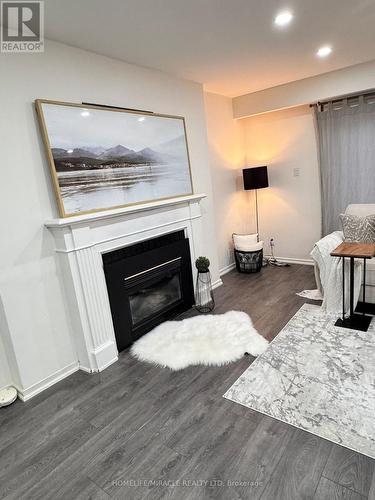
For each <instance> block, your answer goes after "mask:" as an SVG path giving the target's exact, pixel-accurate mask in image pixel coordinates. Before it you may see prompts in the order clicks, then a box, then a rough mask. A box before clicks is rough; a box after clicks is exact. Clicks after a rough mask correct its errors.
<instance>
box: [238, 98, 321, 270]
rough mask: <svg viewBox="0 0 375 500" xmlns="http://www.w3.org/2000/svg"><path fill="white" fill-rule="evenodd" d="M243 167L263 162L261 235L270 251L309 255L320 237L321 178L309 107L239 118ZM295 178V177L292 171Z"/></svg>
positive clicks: (294, 256)
mask: <svg viewBox="0 0 375 500" xmlns="http://www.w3.org/2000/svg"><path fill="white" fill-rule="evenodd" d="M241 122H242V123H243V125H244V127H245V141H246V161H247V164H248V166H254V167H255V166H259V165H268V167H269V169H268V172H269V182H270V187H269V188H267V189H261V190H259V191H258V201H259V225H260V236H261V239H264V241H265V243H266V247H265V253H269V250H270V249H269V245H268V242H269V239H270V238H271V237H273V238H274V239H275V243H276V248H275V253H276V254H277V256H279V257H284V258H292V259H302V260H306V259H310V256H309V252H310V251H311V249H312V246H313V244H314V242H315V241H317V240H318V239H319V238H320V228H321V225H320V181H319V168H318V159H317V143H316V138H315V127H314V119H313V114H312V111H311V109H310V108H309V107H308V106H302V107H298V108H293V109H288V110H284V111H277V112H273V113H267V114H264V115H259V116H254V117H251V118H246V119H243V120H241ZM295 168H298V169H299V176H297V177H295V176H294V169H295Z"/></svg>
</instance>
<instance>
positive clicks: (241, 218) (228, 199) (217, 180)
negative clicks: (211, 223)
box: [205, 92, 251, 271]
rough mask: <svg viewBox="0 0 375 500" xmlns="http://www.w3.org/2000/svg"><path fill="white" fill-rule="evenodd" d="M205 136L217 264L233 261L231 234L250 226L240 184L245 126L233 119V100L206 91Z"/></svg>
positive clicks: (246, 199)
mask: <svg viewBox="0 0 375 500" xmlns="http://www.w3.org/2000/svg"><path fill="white" fill-rule="evenodd" d="M205 108H206V121H207V135H208V145H209V152H210V165H211V174H212V183H213V195H214V208H215V222H216V234H217V245H218V253H219V267H220V269H221V270H222V271H223V270H226V269H227V268H228V266H229V265H230V264H232V263H233V250H232V233H234V232H237V233H244V232H247V231H248V230H249V229H250V226H249V222H250V221H251V216H250V217H249V199H248V196H247V193H245V192H244V190H243V185H242V168H243V167H244V166H245V135H244V131H245V128H244V126H243V123H242V121H241V120H233V112H232V100H231V99H230V98H229V97H224V96H220V95H218V94H212V93H208V92H206V93H205Z"/></svg>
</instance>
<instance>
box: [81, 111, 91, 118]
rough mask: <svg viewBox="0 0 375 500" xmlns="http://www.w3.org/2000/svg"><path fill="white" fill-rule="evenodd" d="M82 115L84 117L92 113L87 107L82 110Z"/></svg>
mask: <svg viewBox="0 0 375 500" xmlns="http://www.w3.org/2000/svg"><path fill="white" fill-rule="evenodd" d="M81 116H83V117H86V116H90V113H89V112H88V111H87V109H85V110H84V111H82V113H81Z"/></svg>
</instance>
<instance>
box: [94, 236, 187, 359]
mask: <svg viewBox="0 0 375 500" xmlns="http://www.w3.org/2000/svg"><path fill="white" fill-rule="evenodd" d="M103 264H104V272H105V277H106V282H107V288H108V295H109V300H110V305H111V312H112V319H113V325H114V329H115V335H116V341H117V347H118V350H119V351H122V350H123V349H125V348H126V347H129V345H131V344H132V343H133V342H134V341H135V340H137V339H138V338H139V337H141V336H142V335H144V334H145V333H147V332H148V331H150V330H151V329H152V328H154V327H155V326H157V325H158V324H160V323H161V322H163V321H166V320H168V319H172V318H174V317H176V316H177V315H178V314H181V313H182V312H183V311H186V310H188V309H190V308H191V307H192V305H193V303H194V288H193V277H192V270H191V258H190V248H189V240H188V238H186V237H185V233H184V231H177V232H174V233H170V234H167V235H163V236H160V237H158V238H153V239H150V240H147V241H142V242H140V243H136V244H134V245H131V246H128V247H125V248H121V249H119V250H115V251H113V252H109V253H106V254H104V255H103Z"/></svg>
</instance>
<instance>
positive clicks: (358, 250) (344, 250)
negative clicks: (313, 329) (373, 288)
mask: <svg viewBox="0 0 375 500" xmlns="http://www.w3.org/2000/svg"><path fill="white" fill-rule="evenodd" d="M331 255H332V257H341V258H342V318H339V319H338V320H337V321H336V323H335V326H341V327H343V328H351V329H353V330H361V331H362V332H367V329H368V327H369V325H370V323H371V319H372V316H367V315H366V314H365V309H366V307H365V305H366V260H367V259H372V258H373V257H374V256H375V243H345V242H344V243H341V244H340V245H339V246H338V247H337V248H335V249H334V250H333V252H331ZM345 257H348V258H349V259H350V276H349V280H350V287H349V290H350V295H349V299H350V314H349V317H348V318H346V317H345ZM354 259H363V305H364V307H363V313H362V314H358V313H355V312H354Z"/></svg>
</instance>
